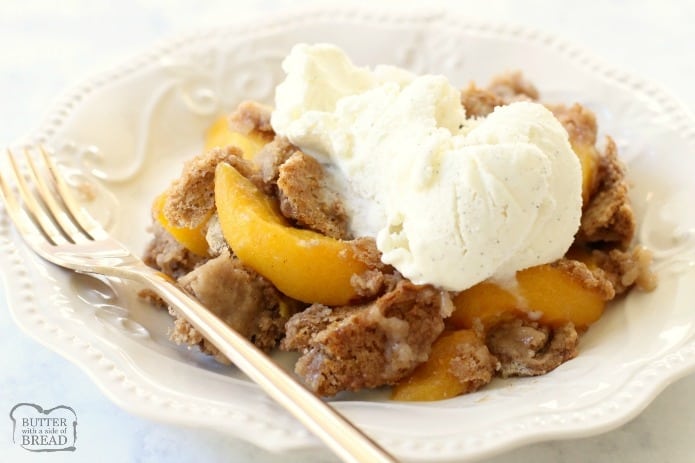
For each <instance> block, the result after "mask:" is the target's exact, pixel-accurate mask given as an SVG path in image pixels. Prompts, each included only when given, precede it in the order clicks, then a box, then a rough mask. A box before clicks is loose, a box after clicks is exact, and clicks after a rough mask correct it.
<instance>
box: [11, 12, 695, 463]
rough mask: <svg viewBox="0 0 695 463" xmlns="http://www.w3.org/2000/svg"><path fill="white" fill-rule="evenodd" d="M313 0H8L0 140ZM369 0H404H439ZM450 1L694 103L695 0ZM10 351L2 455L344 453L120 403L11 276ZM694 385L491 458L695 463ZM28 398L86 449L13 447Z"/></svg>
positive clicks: (541, 462)
mask: <svg viewBox="0 0 695 463" xmlns="http://www.w3.org/2000/svg"><path fill="white" fill-rule="evenodd" d="M310 3H316V2H308V1H289V0H253V1H246V2H235V1H230V0H226V1H222V0H207V1H203V2H198V1H193V0H171V1H164V0H122V1H119V2H113V1H105V0H104V1H86V0H53V1H51V0H40V1H39V0H23V1H10V0H0V144H3V143H4V144H9V143H10V142H12V141H14V140H17V139H18V138H20V137H21V136H23V135H24V134H25V133H28V132H30V131H31V130H32V129H33V128H34V127H35V126H37V125H38V123H39V121H40V120H41V117H42V115H43V111H45V110H46V109H47V108H48V107H49V106H50V105H51V103H52V102H53V101H54V100H55V99H57V97H59V96H60V95H61V94H62V93H63V92H65V91H66V90H67V89H69V88H70V86H71V85H73V84H75V83H76V82H79V81H81V80H82V79H84V78H86V77H88V76H90V75H92V74H94V73H95V72H99V71H102V70H105V69H107V68H109V67H111V66H112V65H113V64H116V63H118V62H121V61H123V60H124V59H126V58H127V57H129V56H130V55H132V54H136V53H137V52H139V51H142V50H143V49H144V48H146V47H148V46H150V45H151V44H152V43H153V42H155V41H158V40H161V39H166V38H169V37H172V36H174V35H176V34H178V33H182V32H188V31H190V30H192V29H197V28H201V27H206V26H209V25H215V24H223V23H224V22H225V20H227V19H236V18H238V17H240V16H244V15H254V14H264V13H266V12H269V11H276V10H280V9H286V8H291V7H294V6H298V5H307V4H310ZM342 3H346V1H344V2H342ZM370 3H371V4H382V5H388V6H390V7H393V8H406V7H408V6H410V5H418V6H423V5H426V4H427V3H426V2H407V1H387V0H371V1H370ZM429 4H430V5H432V4H435V3H434V2H433V3H429ZM437 4H446V5H447V6H449V7H450V8H452V9H458V10H461V11H465V12H467V13H468V14H469V15H471V16H474V17H478V18H482V19H490V20H502V21H507V22H515V23H520V24H525V25H530V26H534V27H537V28H541V29H544V30H546V31H549V32H552V33H555V34H558V35H561V36H563V37H564V38H566V39H569V40H572V41H574V42H575V43H578V44H580V45H583V46H585V47H586V48H588V49H589V50H591V51H593V52H594V53H595V54H597V55H598V56H600V57H602V58H603V59H605V60H608V61H610V62H612V63H613V64H614V65H615V66H616V67H619V68H622V69H624V70H626V71H629V72H632V73H633V74H636V75H639V76H641V77H643V78H646V79H649V80H652V81H655V82H657V83H659V84H661V85H662V86H664V87H666V88H667V89H669V90H670V91H671V92H672V93H673V94H675V95H676V96H678V97H679V98H680V99H681V101H683V102H684V104H685V105H686V106H687V107H688V108H689V109H690V110H691V111H695V88H694V85H695V77H694V76H695V28H694V27H693V26H692V25H693V24H695V2H694V1H676V0H671V1H646V0H641V1H626V0H620V1H612V2H608V1H597V0H585V1H581V2H575V1H573V2H559V1H552V0H529V1H523V2H522V1H514V0H489V1H483V0H478V1H468V0H465V1H452V2H448V3H447V2H438V3H437ZM692 155H695V153H692ZM694 174H695V173H694ZM0 352H1V354H0V462H21V461H42V462H51V463H52V462H59V461H74V462H82V461H90V462H91V461H98V462H100V463H110V462H129V461H133V462H172V463H176V462H193V461H196V462H223V461H230V462H252V463H271V462H272V463H276V462H277V463H279V462H287V461H306V462H328V461H333V459H332V458H331V457H330V455H329V454H327V453H314V454H302V455H293V456H292V457H287V456H281V455H273V454H268V453H266V452H264V451H261V450H259V449H256V448H253V447H251V446H249V445H248V444H245V443H243V442H240V441H238V440H235V439H231V438H229V437H226V436H224V435H220V434H216V433H214V432H210V431H201V430H196V429H185V428H181V427H174V426H169V425H163V424H160V423H154V422H150V421H146V420H143V419H141V418H139V417H136V416H132V415H130V414H127V413H125V412H123V411H121V410H120V409H118V408H117V407H116V406H115V405H113V404H112V403H111V402H109V401H108V400H107V399H106V398H105V397H104V396H103V395H102V394H101V393H100V392H99V390H98V389H97V388H96V387H95V386H94V385H93V384H92V383H91V381H90V380H89V378H88V377H87V376H86V375H85V374H84V373H83V372H82V371H81V370H80V369H79V368H77V367H75V366H74V365H72V364H70V363H68V362H67V361H65V360H64V359H62V358H61V357H59V356H58V355H57V354H54V353H52V352H51V351H49V350H47V349H46V348H44V347H42V346H41V345H39V344H38V343H37V342H35V341H33V340H32V339H30V338H29V337H28V336H26V335H25V334H23V333H21V332H19V331H18V329H17V328H16V326H15V325H14V323H13V322H12V320H11V318H10V316H9V314H8V310H7V308H6V302H5V301H4V288H0ZM692 397H695V376H693V375H691V376H689V377H686V378H685V379H682V380H680V381H678V382H676V383H675V384H673V385H672V386H670V387H668V388H667V389H666V390H665V391H664V392H663V393H662V394H661V395H660V396H659V397H658V398H657V399H656V400H655V401H654V402H653V403H652V404H651V405H650V406H649V407H647V409H646V410H645V411H644V412H643V413H642V414H641V415H640V416H638V417H637V418H636V419H635V420H633V421H632V422H630V423H628V424H626V425H625V426H623V427H621V428H619V429H617V430H614V431H612V432H609V433H606V434H603V435H600V436H595V437H589V438H584V439H578V440H571V441H559V442H550V443H542V444H535V445H531V446H527V447H524V448H521V449H518V450H514V451H512V452H508V453H506V454H502V455H499V456H497V457H494V458H492V459H489V460H485V461H486V462H487V463H493V462H494V463H510V462H518V463H531V462H533V463H550V462H557V463H562V462H567V463H575V462H585V461H594V462H603V461H624V462H638V463H645V462H657V461H658V462H691V461H694V459H695V400H693V399H692ZM23 401H28V402H34V403H38V404H41V405H44V406H46V407H51V406H54V405H58V404H67V405H70V406H72V407H73V408H75V410H76V412H77V416H78V423H79V425H78V440H77V448H78V451H77V452H75V453H70V454H66V453H59V454H40V455H37V454H30V453H28V452H26V451H24V450H21V449H19V448H18V447H16V446H14V445H13V444H12V440H11V439H12V436H11V434H12V428H11V422H10V420H9V417H7V413H9V410H10V409H11V408H12V406H13V405H14V404H16V403H18V402H23ZM2 416H6V418H5V419H3V418H2Z"/></svg>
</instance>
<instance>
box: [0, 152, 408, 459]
mask: <svg viewBox="0 0 695 463" xmlns="http://www.w3.org/2000/svg"><path fill="white" fill-rule="evenodd" d="M23 151H24V158H25V161H26V164H27V166H28V169H27V176H26V177H27V178H25V176H24V175H23V174H22V172H21V169H20V166H19V163H18V162H17V159H16V158H15V155H13V154H12V152H11V151H10V150H9V149H8V150H7V157H8V160H9V164H10V166H11V168H10V169H5V170H3V171H0V196H2V199H3V202H4V203H5V208H6V209H7V212H8V213H9V215H10V217H11V219H12V221H13V222H14V224H15V226H16V228H17V229H18V230H19V233H20V234H21V235H22V238H23V239H24V241H25V242H26V243H27V245H28V246H29V247H30V248H31V249H32V250H33V251H34V252H36V253H37V254H38V255H40V256H41V257H42V258H44V259H45V260H47V261H49V262H52V263H54V264H56V265H59V266H61V267H65V268H68V269H72V270H76V271H79V272H85V273H92V274H100V275H106V276H112V277H119V278H126V279H130V280H134V281H137V282H140V283H143V284H145V285H147V286H148V287H149V288H151V289H152V290H154V291H155V292H156V293H157V294H159V296H161V297H162V298H163V299H164V300H165V301H166V302H167V303H168V304H169V305H171V306H172V307H174V309H175V310H177V311H178V313H179V314H180V315H181V316H183V317H184V318H186V319H187V320H188V321H189V322H190V323H191V324H192V325H193V326H194V327H195V328H196V329H197V330H198V331H200V333H201V334H202V335H203V336H205V337H206V338H207V339H208V340H210V342H212V343H213V344H214V345H215V346H216V347H217V348H218V349H219V350H220V351H221V352H222V353H223V354H224V355H226V356H227V357H228V358H229V359H230V360H231V361H232V362H233V363H234V364H235V365H236V366H237V367H238V368H239V369H240V370H241V371H243V372H244V373H245V374H246V375H247V376H248V377H249V378H251V379H252V380H253V381H254V382H255V383H256V384H258V385H259V386H260V387H261V389H263V390H264V391H265V392H266V393H267V394H268V395H269V396H270V397H272V398H273V399H274V400H275V401H276V402H277V403H278V404H280V405H281V406H282V407H284V408H285V409H286V410H287V411H289V412H290V413H291V414H292V415H294V416H295V417H296V418H297V419H298V420H299V421H300V422H301V423H303V424H304V425H305V426H306V427H307V428H308V429H309V430H310V431H311V432H313V433H314V434H315V435H316V436H317V437H318V438H319V439H321V440H322V441H323V442H324V443H325V444H326V445H327V446H328V447H329V448H330V449H331V450H332V451H333V452H334V453H335V454H336V455H337V456H338V457H340V458H341V460H343V461H345V462H354V463H358V462H360V463H364V462H396V459H395V458H394V457H392V456H391V455H389V454H388V453H387V452H386V451H385V450H384V449H382V448H381V447H379V445H378V444H377V443H376V442H374V441H373V440H372V439H370V438H369V437H368V436H366V435H365V434H364V433H362V432H361V431H360V430H359V429H357V428H356V427H355V426H354V425H353V424H352V423H350V422H349V421H348V420H347V419H346V418H345V417H343V416H342V415H341V414H340V413H338V412H337V411H336V410H335V409H333V408H332V407H330V406H329V405H328V404H326V403H325V402H323V401H322V400H321V399H320V398H319V397H317V396H316V395H314V394H313V393H312V392H310V391H309V390H308V389H306V388H305V387H304V386H302V385H301V384H299V383H298V382H297V381H296V380H295V379H294V378H292V376H290V375H289V374H288V373H286V372H285V371H284V370H282V369H281V368H280V367H278V366H277V365H275V363H273V361H272V360H270V358H268V357H267V356H266V355H265V354H264V353H263V352H262V351H260V350H259V349H258V348H257V347H256V346H254V345H253V344H252V343H251V342H249V341H248V340H247V339H246V338H244V337H243V336H241V335H239V334H238V333H237V332H236V331H234V330H233V329H232V328H231V327H230V326H229V325H227V324H226V323H224V322H223V321H222V320H220V319H219V318H218V317H217V316H215V315H214V314H213V313H211V312H210V311H208V310H207V309H206V308H205V307H203V306H202V305H201V304H200V303H198V302H197V301H196V300H195V299H193V298H191V297H190V296H189V295H188V294H187V293H185V292H184V291H183V290H181V289H180V288H179V287H178V286H177V285H176V283H175V282H174V281H173V280H172V279H171V278H169V277H168V276H167V275H165V274H163V273H161V272H158V271H156V270H154V269H152V268H150V267H148V266H147V265H145V264H144V263H143V262H142V260H140V259H139V258H138V257H136V256H135V255H134V254H132V253H131V252H130V251H129V250H128V249H127V248H126V247H125V246H124V245H123V244H121V243H120V242H118V241H117V240H116V239H114V238H112V237H111V236H110V235H109V234H108V233H107V232H106V231H105V230H104V229H103V228H102V227H101V225H100V224H99V223H98V222H97V221H96V220H94V219H93V218H92V217H91V216H90V215H89V213H88V212H87V211H86V210H85V209H84V208H82V207H81V206H80V205H79V204H78V203H77V201H76V200H75V199H74V198H73V196H72V194H71V193H70V190H69V187H68V186H67V184H66V182H65V181H64V180H63V179H62V177H61V175H60V173H59V171H58V168H57V167H56V165H55V163H54V162H53V160H52V159H51V157H50V156H49V155H48V153H47V152H46V150H45V149H44V147H43V146H39V147H38V149H35V150H30V149H29V148H25V149H24V150H23ZM32 151H34V152H35V153H36V154H34V155H32ZM37 156H38V158H39V159H40V160H41V164H38V163H37V162H36V161H35V159H34V158H35V157H37ZM40 165H43V166H45V168H44V169H40V168H39V166H40ZM5 171H7V172H5ZM6 176H7V178H6ZM27 179H28V181H27ZM10 181H11V182H12V184H14V186H15V188H12V184H11V183H10ZM32 186H33V187H32ZM15 189H16V190H17V192H18V193H19V194H18V195H16V194H15V192H14V190H15Z"/></svg>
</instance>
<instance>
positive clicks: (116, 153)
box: [0, 7, 695, 461]
mask: <svg viewBox="0 0 695 463" xmlns="http://www.w3.org/2000/svg"><path fill="white" fill-rule="evenodd" d="M319 41H324V42H333V43H336V44H338V45H340V46H341V47H343V48H345V49H346V50H347V52H348V53H349V55H350V56H352V57H353V59H354V61H355V62H357V63H359V64H363V65H374V64H377V63H390V64H395V65H399V66H404V67H407V68H409V69H412V70H413V71H416V72H435V73H442V74H445V75H447V76H448V77H449V78H450V79H451V80H452V82H454V83H455V84H456V85H460V86H463V85H465V84H466V83H468V82H469V81H470V80H476V81H478V82H485V81H487V79H489V78H490V77H491V76H492V75H494V74H496V73H499V72H501V71H504V70H507V69H521V70H523V71H524V73H525V74H526V75H527V76H528V77H529V78H530V79H531V80H532V81H533V82H534V83H536V84H537V86H538V87H539V89H540V90H541V93H542V97H543V99H544V100H545V101H548V102H566V103H571V102H573V101H579V102H581V103H582V104H585V105H587V106H588V107H590V108H592V109H593V110H595V111H596V113H597V116H598V120H599V126H600V129H601V132H602V133H603V134H611V135H612V136H614V137H615V138H616V140H617V142H618V145H619V148H620V152H621V155H622V157H623V159H624V160H625V162H626V164H627V165H628V168H629V171H630V176H631V179H632V181H633V183H634V189H633V191H632V198H633V201H634V205H635V209H636V213H637V216H638V219H639V222H640V229H639V238H640V240H641V241H642V242H643V243H644V244H646V245H648V246H649V247H651V248H652V249H653V250H654V252H655V257H656V265H655V268H656V269H657V270H658V272H659V277H660V285H659V287H658V289H657V290H656V291H655V292H653V293H650V294H641V293H633V294H631V295H630V296H629V297H628V298H627V299H625V300H624V301H621V302H619V303H616V304H613V306H612V307H611V308H610V309H609V310H608V312H607V313H606V315H605V316H604V317H603V318H602V319H601V320H600V321H599V322H598V323H597V324H596V325H595V326H593V327H592V329H591V330H590V331H589V332H588V334H587V335H586V336H584V337H583V339H582V341H581V345H580V349H581V352H580V355H579V357H578V358H577V359H575V360H573V361H571V362H568V363H566V364H564V365H562V366H561V367H560V368H558V369H557V370H556V371H554V372H552V373H551V374H549V375H546V376H544V377H540V378H527V379H517V380H505V381H502V380H498V381H495V382H493V384H491V385H490V386H489V387H487V388H486V389H484V390H483V391H480V392H477V393H475V394H470V395H467V396H463V397H459V398H456V399H451V400H447V401H443V402H435V403H422V404H402V403H392V402H388V401H387V400H386V399H385V397H386V392H385V391H374V392H371V393H365V394H356V395H346V396H341V397H339V398H337V399H335V400H334V404H335V406H336V407H338V408H339V409H341V410H342V411H343V412H344V413H346V414H347V415H348V416H349V417H350V418H351V419H352V420H354V421H355V422H356V423H357V424H358V425H360V426H362V427H363V428H364V429H366V430H367V431H368V432H369V433H371V434H372V435H374V436H375V437H376V438H377V439H378V440H379V441H380V442H382V443H383V444H384V445H385V446H386V447H388V448H389V449H390V450H392V451H393V452H394V453H396V454H397V455H399V456H401V457H403V458H408V459H411V460H423V461H435V460H444V459H467V458H476V457H481V456H484V455H489V454H492V453H496V452H500V451H502V450H505V449H509V448H512V447H514V446H519V445H522V444H524V443H529V442H533V441H539V440H545V439H554V438H567V437H577V436H583V435H587V434H591V433H598V432H602V431H605V430H608V429H610V428H613V427H615V426H618V425H619V424H621V423H623V422H625V421H626V420H627V419H629V418H631V417H632V416H634V415H635V414H637V413H638V412H639V411H641V410H642V409H643V408H644V407H645V406H646V405H647V404H648V403H649V402H650V401H651V400H652V399H653V398H654V397H655V396H656V394H657V393H658V392H659V391H661V390H662V389H663V388H664V387H665V386H666V385H667V384H669V383H670V382H671V381H673V380H675V379H676V378H678V377H680V376H682V375H684V374H686V373H688V372H691V371H693V369H694V367H695V337H694V334H695V333H694V331H693V314H694V312H695V238H694V236H695V211H694V210H693V208H692V207H691V200H692V198H693V197H695V191H694V187H693V186H692V185H691V184H690V181H689V178H688V177H689V176H690V175H691V174H692V172H695V156H693V155H692V152H693V150H694V149H695V120H694V119H693V117H692V116H691V115H690V114H689V113H688V112H687V111H685V110H684V109H683V108H682V107H681V105H680V104H679V103H678V102H677V101H674V100H673V99H672V98H671V97H670V96H668V95H667V94H666V93H664V92H663V91H661V90H659V89H658V88H656V87H655V86H653V85H651V84H649V83H647V82H644V81H642V80H639V79H637V78H634V77H631V76H629V75H626V74H623V73H621V72H620V71H617V70H615V69H612V68H611V67H610V66H608V65H606V64H604V63H602V62H601V61H600V60H598V59H596V58H594V57H592V56H591V55H590V54H588V53H587V52H585V51H584V50H582V49H581V48H578V47H576V46H573V45H571V44H568V43H566V42H564V41H562V40H560V39H558V38H556V37H552V36H549V35H547V34H544V33H542V32H539V31H535V30H529V29H526V28H524V27H519V26H513V25H506V24H492V23H487V22H479V21H474V20H470V19H468V18H465V17H461V16H459V15H457V14H454V13H451V12H443V11H428V12H424V13H423V12H419V13H418V14H408V13H399V12H389V11H373V10H366V9H359V8H354V7H351V8H337V9H336V8H324V9H316V10H310V11H306V10H305V11H301V12H296V13H288V14H283V15H279V16H275V17H271V18H266V19H262V20H260V19H259V20H256V21H253V22H249V23H245V24H234V25H230V26H229V27H224V28H218V29H213V30H205V31H201V32H199V33H196V34H191V35H189V36H186V37H183V38H180V39H176V40H172V41H169V42H166V43H164V44H160V45H158V46H156V47H154V48H153V49H152V50H150V51H148V52H146V53H144V54H142V55H140V56H139V57H137V58H135V59H133V60H131V61H129V62H128V63H125V64H124V65H122V66H120V67H118V68H116V69H114V70H112V71H110V72H107V73H105V74H103V75H101V76H98V77H96V78H94V79H92V80H90V81H88V82H86V83H84V84H82V85H81V86H78V87H77V88H76V89H75V90H74V91H72V92H71V93H69V94H68V95H66V96H65V97H64V98H63V99H62V100H61V101H60V102H59V103H58V104H57V105H56V106H55V107H53V108H52V109H51V111H50V112H49V115H48V117H47V118H46V120H45V121H44V123H43V124H42V125H41V126H40V127H39V128H38V129H37V130H36V131H35V132H34V134H33V135H32V137H31V140H23V141H19V142H18V143H17V145H20V144H21V143H24V142H27V141H41V142H45V143H47V144H49V145H51V146H53V147H55V150H56V154H57V156H58V157H59V158H60V160H61V162H62V163H63V164H64V165H65V166H67V167H68V168H70V169H72V170H71V172H72V173H73V175H72V176H71V181H72V182H73V183H74V184H79V185H81V186H82V187H83V188H81V190H82V191H85V190H89V191H90V192H91V194H89V195H86V200H89V201H88V202H87V203H86V204H87V207H88V208H90V209H91V210H92V211H93V212H94V214H95V215H97V217H98V218H99V219H100V220H101V221H102V222H104V223H106V224H108V227H109V228H110V230H111V231H112V232H113V233H114V234H115V235H116V236H117V237H118V238H119V239H121V240H122V241H123V242H125V243H126V244H128V245H130V246H132V247H133V248H134V249H143V247H144V245H145V242H146V240H147V234H146V231H145V229H146V227H147V224H148V222H149V203H150V198H153V197H154V196H155V194H156V193H157V192H159V191H161V189H162V188H163V187H164V186H165V185H166V184H167V183H168V182H169V181H170V180H171V179H172V178H173V177H174V176H175V175H176V173H177V172H178V170H179V169H180V164H181V162H182V161H183V160H184V159H186V158H189V157H190V156H191V155H193V154H195V153H196V152H197V151H198V150H199V149H200V147H201V144H202V136H203V135H202V134H203V133H204V130H205V128H206V127H207V126H208V125H209V124H210V123H211V121H212V120H213V119H214V118H215V117H216V116H217V115H218V114H221V113H223V112H225V111H228V110H230V109H231V108H233V107H234V106H235V105H236V104H237V103H238V102H239V101H241V100H243V99H256V100H261V101H265V102H268V103H270V102H271V101H272V94H273V88H274V86H275V84H276V83H277V82H278V81H279V80H280V78H281V71H280V67H279V64H280V60H281V59H282V57H283V56H284V55H285V54H286V53H287V51H288V50H289V48H290V47H291V46H292V45H293V44H294V43H296V42H319ZM0 250H1V252H0V263H1V265H2V268H3V269H4V270H5V271H4V272H3V277H4V282H5V285H6V287H7V293H8V298H9V306H10V308H11V310H12V314H13V316H14V318H15V320H16V321H17V323H18V325H19V326H21V327H22V328H23V329H24V330H25V331H26V332H28V333H29V334H30V335H32V336H34V337H35V338H36V339H38V340H39V341H41V342H42V343H44V344H45V345H47V346H48V347H50V348H52V349H54V350H56V351H58V352H60V353H61V354H62V355H64V356H66V357H67V358H69V359H71V360H72V361H73V362H75V363H76V364H78V365H80V366H81V367H82V368H83V369H84V370H85V371H86V372H87V373H88V374H89V375H90V376H91V377H92V378H93V379H94V381H95V382H96V383H97V384H98V385H99V387H101V389H102V390H103V391H104V393H105V394H107V395H108V396H109V397H110V398H111V399H113V400H114V401H115V402H116V403H118V404H119V405H120V406H122V407H123V408H125V409H127V410H129V411H132V412H133V413H138V414H141V415H144V416H147V417H150V418H153V419H157V420H162V421H167V422H176V423H187V424H192V425H199V426H208V427H211V428H214V429H217V430H220V431H223V432H227V433H229V434H230V435H234V436H236V437H240V438H243V439H246V440H248V441H250V442H253V443H255V444H257V445H259V446H261V447H264V448H267V449H269V450H273V451H282V450H290V449H298V448H309V447H317V446H318V443H317V442H316V441H315V440H314V439H313V438H312V437H311V436H310V435H309V434H308V433H307V432H306V431H304V430H303V429H301V428H300V427H299V426H298V425H297V424H296V423H295V422H294V421H293V420H292V419H290V418H288V417H287V416H286V415H285V414H284V413H282V412H281V411H279V410H278V409H277V407H276V406H275V405H274V404H273V403H272V402H271V401H270V400H268V399H267V398H266V397H265V396H264V395H263V394H262V393H261V392H260V391H259V390H258V389H257V388H256V387H255V386H254V385H253V384H251V383H249V382H248V381H247V380H246V379H245V378H243V377H242V376H241V375H239V374H238V373H237V372H236V371H235V370H234V369H233V368H228V367H222V366H219V365H216V364H215V363H214V362H211V361H210V360H208V359H205V358H203V357H201V356H200V355H198V354H196V353H195V352H193V351H189V350H186V349H182V348H178V347H176V346H173V345H172V344H171V343H169V342H168V341H167V339H166V332H167V329H168V328H169V327H170V326H171V322H170V320H169V318H168V316H167V315H166V314H164V313H161V312H157V311H155V310H153V309H152V308H151V307H149V306H147V305H145V304H143V303H141V302H140V301H138V299H137V296H136V292H137V290H138V288H135V287H133V285H131V284H130V283H128V282H119V281H112V282H104V281H100V280H95V279H92V278H90V277H86V276H80V275H75V274H71V273H69V272H64V271H62V270H60V269H57V268H55V267H52V266H50V265H47V264H45V263H44V262H42V261H41V260H40V259H38V258H37V257H35V256H34V255H33V254H32V253H31V252H30V251H28V250H27V249H26V247H25V246H24V245H23V244H22V242H21V240H20V239H19V237H18V236H17V234H16V233H15V231H14V230H13V229H12V228H11V227H10V226H9V221H8V219H7V217H6V216H5V213H4V211H2V212H1V215H0ZM278 361H279V362H283V363H284V364H286V365H289V364H290V362H289V359H288V358H287V357H286V356H283V355H278Z"/></svg>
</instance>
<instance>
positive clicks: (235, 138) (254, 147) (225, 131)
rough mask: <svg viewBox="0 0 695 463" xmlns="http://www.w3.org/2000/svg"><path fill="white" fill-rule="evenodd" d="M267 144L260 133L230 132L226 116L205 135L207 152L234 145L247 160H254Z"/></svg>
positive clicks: (216, 122) (217, 121) (220, 118)
mask: <svg viewBox="0 0 695 463" xmlns="http://www.w3.org/2000/svg"><path fill="white" fill-rule="evenodd" d="M267 143H268V140H267V139H265V138H264V137H263V135H262V134H260V133H259V132H251V133H249V134H243V133H239V132H233V131H232V130H230V128H229V123H228V122H227V116H226V115H223V116H220V117H218V118H217V119H216V120H215V122H213V124H212V125H211V126H210V128H209V129H208V131H207V133H206V134H205V150H209V149H212V148H215V147H217V146H227V145H234V146H237V147H238V148H239V149H240V150H241V151H242V153H243V157H244V159H247V160H252V159H253V158H254V157H255V156H256V153H258V152H259V151H260V150H261V148H263V146H265V145H266V144H267Z"/></svg>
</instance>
